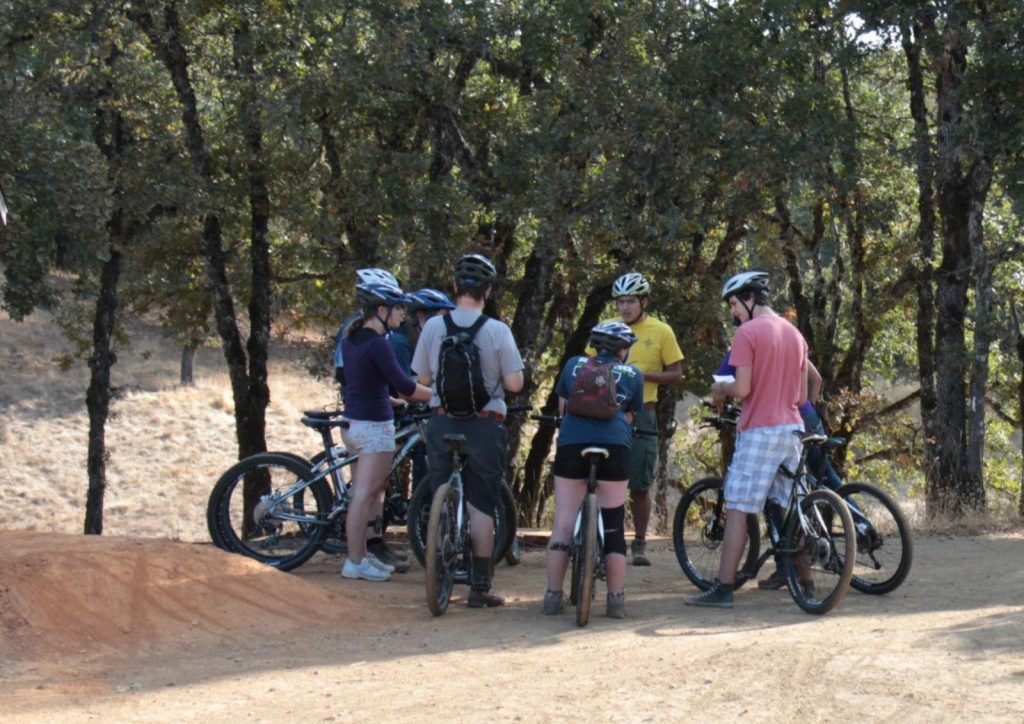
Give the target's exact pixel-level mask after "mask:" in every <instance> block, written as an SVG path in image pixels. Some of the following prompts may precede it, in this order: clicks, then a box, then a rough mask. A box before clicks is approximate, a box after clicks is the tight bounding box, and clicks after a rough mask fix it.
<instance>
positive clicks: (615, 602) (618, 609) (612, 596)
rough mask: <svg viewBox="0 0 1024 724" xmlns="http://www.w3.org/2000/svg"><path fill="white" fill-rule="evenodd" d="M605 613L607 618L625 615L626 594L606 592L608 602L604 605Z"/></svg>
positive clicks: (623, 616)
mask: <svg viewBox="0 0 1024 724" xmlns="http://www.w3.org/2000/svg"><path fill="white" fill-rule="evenodd" d="M605 615H606V616H607V617H608V618H625V617H626V594H625V593H612V592H611V591H609V592H608V603H607V604H606V605H605Z"/></svg>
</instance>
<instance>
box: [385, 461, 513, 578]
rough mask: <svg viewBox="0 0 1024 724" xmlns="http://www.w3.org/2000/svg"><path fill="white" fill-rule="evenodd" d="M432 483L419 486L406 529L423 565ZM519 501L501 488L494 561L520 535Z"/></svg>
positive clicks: (421, 483)
mask: <svg viewBox="0 0 1024 724" xmlns="http://www.w3.org/2000/svg"><path fill="white" fill-rule="evenodd" d="M431 500H432V495H431V493H430V484H429V482H428V480H427V478H425V477H424V478H423V479H421V480H420V481H419V482H418V483H416V487H415V488H414V489H413V492H412V496H411V497H410V498H409V510H408V513H407V514H406V524H405V526H406V527H405V529H406V531H407V533H408V535H409V548H411V549H412V554H413V555H414V556H416V560H418V561H419V562H420V565H421V566H424V567H425V566H426V555H425V551H426V545H427V521H428V520H429V518H430V501H431ZM515 505H516V502H515V499H514V498H513V497H512V491H511V490H509V488H508V486H507V485H504V484H503V485H502V486H501V497H500V498H498V505H497V510H496V511H495V518H494V549H493V550H492V552H491V560H492V561H494V562H495V563H498V562H500V561H501V559H502V558H503V557H504V556H505V554H506V553H507V552H508V550H509V548H510V546H511V545H512V540H513V539H514V538H515V534H516V507H515Z"/></svg>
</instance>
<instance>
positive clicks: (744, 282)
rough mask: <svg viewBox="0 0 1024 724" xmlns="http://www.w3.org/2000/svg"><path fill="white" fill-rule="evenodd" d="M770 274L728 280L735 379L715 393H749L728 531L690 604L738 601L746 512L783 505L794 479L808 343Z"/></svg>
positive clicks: (729, 488)
mask: <svg viewBox="0 0 1024 724" xmlns="http://www.w3.org/2000/svg"><path fill="white" fill-rule="evenodd" d="M768 283H769V279H768V275H767V274H766V273H764V272H760V271H749V272H743V273H741V274H737V275H736V276H734V277H731V278H730V279H729V280H728V281H726V283H725V286H723V287H722V300H723V301H724V302H726V303H727V304H728V305H729V312H730V314H731V315H732V318H733V322H734V324H737V323H738V325H739V328H738V329H737V330H736V335H735V336H734V338H733V345H732V350H731V351H730V353H729V363H730V364H731V365H732V366H733V367H735V368H736V375H735V379H733V380H732V381H716V382H715V383H714V385H713V386H712V388H711V389H712V399H713V401H714V403H715V405H717V406H719V407H721V405H722V403H723V402H724V401H725V398H726V397H735V398H738V399H740V400H742V401H743V411H742V412H741V413H740V419H739V422H738V423H737V425H736V429H737V435H736V451H735V453H734V454H733V458H732V462H731V463H730V464H729V470H728V472H727V473H726V476H725V494H724V497H725V508H726V523H725V538H724V542H723V544H722V557H721V559H720V561H719V567H718V578H717V579H716V580H715V584H714V585H713V586H712V587H711V588H710V589H708V590H707V591H705V592H704V593H702V594H700V595H699V596H694V597H692V598H688V599H686V600H685V601H684V603H685V604H686V605H688V606H711V607H716V608H732V605H733V587H734V585H735V583H736V570H737V566H738V565H739V561H740V556H741V555H742V553H743V548H744V546H745V545H746V537H747V515H748V514H750V513H753V514H755V515H756V514H758V513H760V512H761V510H762V509H763V508H764V505H765V501H766V500H767V499H768V498H769V497H770V498H771V499H772V500H775V501H777V502H779V503H781V504H783V505H785V503H786V501H787V500H788V499H789V494H790V483H789V481H788V480H787V479H786V478H784V477H782V476H780V475H779V474H778V470H779V466H780V465H786V466H787V467H788V468H789V469H790V470H793V469H795V467H796V464H797V462H798V461H799V459H800V442H799V440H798V439H797V437H796V436H794V435H793V431H794V430H802V429H803V423H802V420H801V417H800V410H799V407H800V405H801V404H803V402H804V401H805V400H806V399H807V369H808V368H807V343H806V342H805V341H804V338H803V335H801V334H800V332H799V331H798V330H797V328H796V327H794V326H793V325H792V324H790V323H789V321H788V320H786V319H784V318H783V317H781V316H779V315H778V314H776V313H775V312H774V311H773V310H772V308H771V306H770V305H769V302H770V299H769V294H768V288H769V287H768Z"/></svg>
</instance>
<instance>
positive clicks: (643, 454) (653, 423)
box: [629, 410, 658, 491]
mask: <svg viewBox="0 0 1024 724" xmlns="http://www.w3.org/2000/svg"><path fill="white" fill-rule="evenodd" d="M633 427H636V428H639V429H641V430H657V429H658V416H657V414H655V412H654V410H644V411H643V412H641V413H639V414H638V415H637V416H636V417H634V418H633ZM657 465H658V438H656V437H652V436H650V435H636V436H634V437H633V449H632V450H631V451H630V454H629V489H630V490H637V491H647V490H650V489H651V485H652V484H653V483H654V473H655V470H656V469H657Z"/></svg>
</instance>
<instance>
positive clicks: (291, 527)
mask: <svg viewBox="0 0 1024 724" xmlns="http://www.w3.org/2000/svg"><path fill="white" fill-rule="evenodd" d="M309 473H310V468H309V466H308V464H306V463H305V461H304V460H303V459H302V458H299V457H298V456H295V455H291V454H283V455H282V454H278V453H260V454H258V455H252V456H250V457H247V458H245V459H244V460H240V461H239V462H238V463H236V464H235V465H233V466H231V467H230V468H228V470H227V471H226V472H225V473H224V474H223V475H222V476H221V477H220V479H219V480H218V481H217V484H216V485H214V487H213V491H212V492H211V493H210V500H209V503H208V505H207V517H208V521H207V522H208V524H209V522H210V521H209V516H210V512H211V511H213V513H214V520H213V525H214V528H215V530H216V534H217V535H218V536H220V537H221V539H222V540H223V542H224V544H225V545H226V546H228V548H226V550H230V552H232V553H239V554H241V555H244V556H247V557H249V558H254V559H255V560H258V561H261V562H262V563H266V564H268V565H271V566H273V567H275V568H277V569H279V570H282V571H290V570H292V569H293V568H296V567H298V566H300V565H302V564H303V563H305V562H306V561H307V560H309V559H310V558H311V557H312V556H313V554H314V553H316V551H317V550H318V549H319V547H320V543H321V540H322V538H323V535H324V531H325V530H326V525H324V524H323V521H325V520H326V518H327V515H328V513H329V512H330V506H331V495H330V492H329V491H328V489H327V485H326V484H325V483H324V482H323V481H322V480H318V481H316V482H315V483H312V484H310V485H308V486H307V487H305V488H303V489H301V490H299V491H297V492H295V493H292V494H291V495H290V496H287V497H282V498H281V499H280V500H279V501H277V502H276V504H274V505H272V506H270V507H269V509H266V510H263V509H262V508H263V505H264V503H265V502H266V498H267V496H268V495H282V494H283V493H284V492H286V491H287V490H289V489H290V488H292V487H294V485H295V484H296V483H298V482H300V481H302V480H303V479H305V478H307V477H308V476H309ZM247 486H248V487H249V489H250V491H251V492H250V501H248V502H251V503H253V504H252V505H251V506H249V505H248V504H247V501H246V500H245V498H246V494H245V491H246V487H247ZM306 491H309V493H310V494H311V495H312V503H313V506H312V509H311V507H310V495H307V492H306ZM255 496H259V498H258V499H256V497H255ZM275 511H281V512H284V513H287V515H288V516H289V517H288V518H283V517H277V516H275ZM293 517H294V518H297V519H296V520H292V519H291V518H293Z"/></svg>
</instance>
